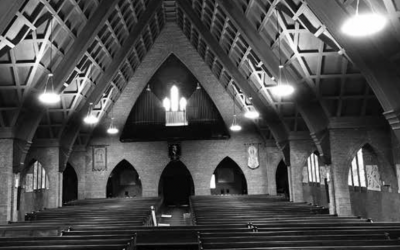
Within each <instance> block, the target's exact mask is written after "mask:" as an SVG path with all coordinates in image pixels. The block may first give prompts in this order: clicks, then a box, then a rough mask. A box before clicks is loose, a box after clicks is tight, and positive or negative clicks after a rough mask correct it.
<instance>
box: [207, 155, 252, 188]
mask: <svg viewBox="0 0 400 250" xmlns="http://www.w3.org/2000/svg"><path fill="white" fill-rule="evenodd" d="M210 192H211V194H212V195H230V194H247V180H246V177H245V175H244V173H243V171H242V169H241V168H240V167H239V166H238V165H237V163H236V162H235V161H233V160H232V159H231V158H230V157H225V158H224V159H223V160H222V161H221V162H220V163H219V164H218V166H217V167H216V168H215V170H214V173H213V174H212V176H211V179H210Z"/></svg>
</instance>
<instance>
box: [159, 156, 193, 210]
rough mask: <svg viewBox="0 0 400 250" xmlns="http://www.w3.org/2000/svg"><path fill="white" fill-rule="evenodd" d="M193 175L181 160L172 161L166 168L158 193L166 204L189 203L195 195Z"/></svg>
mask: <svg viewBox="0 0 400 250" xmlns="http://www.w3.org/2000/svg"><path fill="white" fill-rule="evenodd" d="M194 190H195V188H194V182H193V178H192V175H191V174H190V171H189V170H188V169H187V167H186V166H185V164H183V163H182V162H181V161H179V160H176V161H170V162H169V163H168V164H167V166H166V167H165V168H164V170H163V172H162V174H161V177H160V181H159V184H158V194H159V196H162V197H163V198H164V204H166V205H188V204H189V196H191V195H194V194H195V192H194Z"/></svg>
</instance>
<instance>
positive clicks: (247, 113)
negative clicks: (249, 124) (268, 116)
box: [244, 110, 260, 119]
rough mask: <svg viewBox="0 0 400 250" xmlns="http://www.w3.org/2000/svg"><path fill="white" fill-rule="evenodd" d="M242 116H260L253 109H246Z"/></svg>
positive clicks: (252, 117)
mask: <svg viewBox="0 0 400 250" xmlns="http://www.w3.org/2000/svg"><path fill="white" fill-rule="evenodd" d="M244 116H245V117H246V118H249V119H256V118H258V117H259V116H260V114H259V113H258V112H257V111H255V110H248V111H247V112H246V113H245V114H244Z"/></svg>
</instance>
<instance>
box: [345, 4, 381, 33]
mask: <svg viewBox="0 0 400 250" xmlns="http://www.w3.org/2000/svg"><path fill="white" fill-rule="evenodd" d="M359 5H360V0H357V6H356V14H355V15H354V16H353V17H350V18H349V19H347V20H346V21H345V22H344V24H343V26H342V32H343V33H345V34H347V35H349V36H355V37H363V36H368V35H372V34H375V33H377V32H379V31H381V30H382V29H383V28H384V27H385V26H386V23H387V19H386V18H385V17H384V16H383V15H381V14H378V13H373V12H370V13H365V14H359V13H358V7H359Z"/></svg>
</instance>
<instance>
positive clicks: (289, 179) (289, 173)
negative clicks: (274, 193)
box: [287, 166, 293, 201]
mask: <svg viewBox="0 0 400 250" xmlns="http://www.w3.org/2000/svg"><path fill="white" fill-rule="evenodd" d="M287 173H288V181H289V196H290V199H289V200H290V201H293V186H292V168H291V167H290V166H288V167H287Z"/></svg>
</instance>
